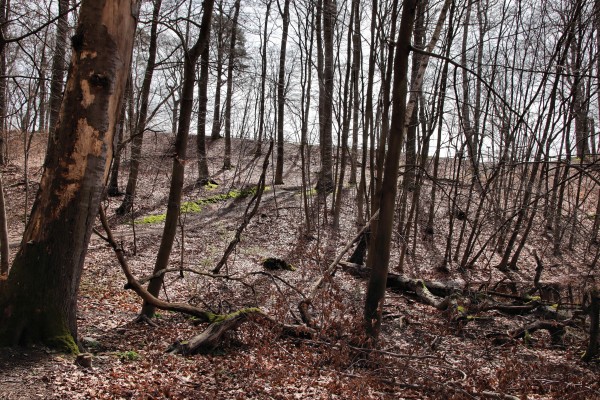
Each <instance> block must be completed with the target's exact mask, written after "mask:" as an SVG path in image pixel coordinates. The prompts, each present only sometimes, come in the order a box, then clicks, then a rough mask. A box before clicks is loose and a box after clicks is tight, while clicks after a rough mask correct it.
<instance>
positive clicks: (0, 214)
mask: <svg viewBox="0 0 600 400" xmlns="http://www.w3.org/2000/svg"><path fill="white" fill-rule="evenodd" d="M8 258H9V248H8V227H7V225H6V205H5V203H4V182H3V180H2V173H1V172H0V279H2V278H1V276H2V275H4V276H6V275H7V274H8ZM0 294H1V291H0Z"/></svg>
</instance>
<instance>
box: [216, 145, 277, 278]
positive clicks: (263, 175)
mask: <svg viewBox="0 0 600 400" xmlns="http://www.w3.org/2000/svg"><path fill="white" fill-rule="evenodd" d="M272 151H273V141H272V140H271V143H270V144H269V151H268V152H267V155H266V156H265V160H264V162H263V169H262V173H261V174H260V179H259V180H258V188H257V190H256V193H255V194H254V196H252V199H250V201H249V202H248V205H247V206H246V211H244V218H243V219H242V223H241V224H240V226H239V227H238V228H237V229H236V231H235V237H234V238H233V240H232V241H231V242H229V246H227V249H225V253H223V257H221V260H220V261H219V262H218V263H217V266H216V267H215V268H214V269H213V270H212V272H213V273H215V274H218V273H219V271H221V268H223V266H224V265H225V263H226V262H227V259H228V258H229V256H230V255H231V253H232V252H233V250H235V247H236V246H237V244H238V243H239V242H240V240H241V236H242V232H243V231H244V229H246V227H247V226H248V224H249V223H250V220H251V219H252V217H254V215H255V214H256V212H257V211H258V206H259V205H260V200H261V198H262V194H263V192H264V190H265V179H266V174H267V167H268V166H269V156H270V154H271V152H272ZM252 204H254V206H253V207H252V210H250V206H251V205H252ZM248 210H250V212H248Z"/></svg>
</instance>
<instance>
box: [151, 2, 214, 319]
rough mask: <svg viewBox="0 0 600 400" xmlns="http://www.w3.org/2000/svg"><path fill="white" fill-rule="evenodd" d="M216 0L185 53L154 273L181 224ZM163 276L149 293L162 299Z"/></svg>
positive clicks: (207, 6) (209, 4)
mask: <svg viewBox="0 0 600 400" xmlns="http://www.w3.org/2000/svg"><path fill="white" fill-rule="evenodd" d="M213 5H214V0H205V1H204V4H203V8H204V15H203V16H202V26H201V28H200V33H199V35H198V40H197V41H196V43H195V44H194V46H193V47H192V48H191V49H189V50H188V51H186V52H185V58H184V63H183V84H182V90H181V113H180V114H179V124H178V130H177V136H176V138H175V154H174V156H173V169H172V172H171V187H170V189H169V200H168V203H167V216H166V219H165V226H164V229H163V235H162V239H161V242H160V247H159V249H158V255H157V256H156V263H155V264H154V273H156V272H158V271H160V270H162V269H165V268H166V267H167V265H168V263H169V257H170V255H171V250H172V249H173V241H174V239H175V234H176V232H177V223H178V221H179V212H180V208H181V195H182V191H183V178H184V172H185V171H184V170H185V158H186V153H187V142H188V135H189V131H190V121H191V117H192V109H193V106H194V84H195V80H196V63H197V62H198V58H199V57H200V54H202V53H203V52H204V49H205V47H206V46H208V38H209V36H210V21H211V18H212V10H213ZM162 283H163V276H162V275H161V276H160V277H157V278H154V279H152V280H150V283H149V284H148V292H150V293H151V294H152V295H153V296H154V297H158V293H159V292H160V288H161V287H162ZM155 309H156V308H155V306H154V305H152V304H149V303H147V302H144V305H143V306H142V311H141V314H142V315H144V316H146V317H152V316H153V315H154V311H155Z"/></svg>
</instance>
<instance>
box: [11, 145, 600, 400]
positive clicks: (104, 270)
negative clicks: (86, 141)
mask: <svg viewBox="0 0 600 400" xmlns="http://www.w3.org/2000/svg"><path fill="white" fill-rule="evenodd" d="M45 140H46V139H45V138H43V137H36V138H34V142H33V146H32V150H31V153H30V159H29V160H28V165H29V167H28V183H27V184H26V181H25V180H24V168H23V164H24V163H23V157H22V156H16V154H18V152H19V151H20V150H19V147H17V145H16V144H14V146H13V148H11V155H13V154H14V155H15V156H13V157H12V159H11V162H10V164H9V165H8V166H6V167H5V168H3V171H2V173H3V179H4V184H5V187H6V200H7V210H8V214H9V231H10V235H11V244H12V246H11V247H13V248H12V249H11V252H12V253H13V255H14V253H15V252H16V251H17V247H18V243H19V240H20V235H21V234H22V232H23V229H24V220H25V212H26V210H27V209H28V207H29V206H31V203H32V201H33V198H34V196H35V193H36V190H37V188H38V184H37V182H38V181H39V178H40V176H41V171H42V170H41V165H42V162H43V154H44V145H45ZM16 142H17V141H15V143H16ZM266 147H267V146H266V145H265V147H264V150H265V151H266ZM189 148H191V149H192V151H191V153H192V154H190V157H189V162H188V166H187V168H186V190H185V195H184V201H188V202H193V201H197V200H199V199H210V198H213V199H214V198H216V196H217V195H218V194H223V193H227V192H230V190H233V189H235V190H236V191H237V192H235V193H239V192H240V191H241V190H242V189H243V188H245V187H249V186H250V187H252V186H254V185H256V183H257V181H258V177H259V175H260V172H261V171H260V169H261V165H262V157H259V158H254V157H252V155H253V153H254V151H253V150H254V144H253V143H252V142H249V141H240V140H236V141H234V151H233V154H234V158H235V160H234V161H233V164H234V169H232V170H229V171H223V170H222V169H221V165H222V154H223V140H217V141H211V142H210V143H209V166H210V170H211V172H212V173H213V179H214V180H215V181H216V182H217V183H218V186H214V187H198V186H196V185H195V184H194V182H195V180H196V176H197V171H196V163H195V162H196V161H195V158H194V157H195V154H194V151H193V148H194V143H193V142H191V143H190V146H189ZM285 150H286V165H285V171H286V175H285V177H284V181H285V185H283V186H280V185H277V186H274V185H272V183H270V182H271V179H272V172H274V171H273V169H272V165H271V166H269V174H268V179H267V182H268V183H267V184H268V185H269V187H268V188H267V191H266V192H265V194H264V197H263V199H262V202H261V205H260V209H259V212H258V213H257V215H256V216H255V217H254V218H253V219H252V221H251V222H250V224H249V225H248V227H247V229H246V230H245V231H244V232H243V234H242V240H241V242H240V243H239V244H238V246H237V247H236V250H235V252H234V254H232V255H231V257H230V258H229V261H228V263H227V266H226V269H224V272H225V273H226V274H227V275H228V276H230V277H231V278H234V279H218V278H217V279H215V278H211V277H207V276H203V275H197V274H193V273H190V272H188V271H187V269H195V270H200V271H203V272H209V271H210V270H211V269H212V268H213V267H214V266H215V265H216V264H217V262H218V261H219V260H220V259H221V257H222V255H223V252H224V250H225V248H226V247H227V245H228V243H229V242H230V241H231V239H232V238H233V234H234V232H235V230H236V229H237V227H238V226H239V225H240V223H241V219H242V217H243V213H244V209H245V207H246V204H247V202H248V200H249V197H238V196H230V197H237V198H230V199H225V200H222V201H215V202H206V204H205V203H202V204H201V206H200V207H190V210H191V212H189V213H186V214H183V215H182V217H181V221H180V228H179V230H178V234H177V238H176V241H175V245H174V248H173V253H172V256H171V263H170V265H169V267H170V268H175V269H177V268H181V269H184V270H185V271H184V272H183V274H182V275H183V276H181V275H180V273H179V272H176V273H171V274H169V275H167V276H166V278H165V289H164V291H163V292H162V293H161V298H163V299H168V300H170V301H179V302H187V303H191V304H194V305H196V306H198V307H201V308H204V309H206V310H210V311H212V312H215V313H229V312H234V311H236V310H240V309H243V308H246V307H260V308H261V309H262V310H263V311H265V312H266V313H268V314H269V315H271V316H272V317H273V318H275V319H276V320H278V321H281V322H285V323H288V324H291V323H296V322H297V321H296V320H297V319H298V311H297V305H298V303H299V302H300V300H302V296H301V294H300V293H299V292H301V293H307V292H308V291H309V290H310V287H311V286H312V284H313V282H314V281H315V280H316V279H318V278H319V277H320V276H321V275H322V273H323V271H324V270H325V269H326V268H327V267H328V266H329V264H330V263H331V262H332V261H333V260H334V259H335V257H336V256H337V255H338V254H339V252H340V251H341V250H342V249H343V248H344V246H345V245H346V244H347V243H348V242H349V241H351V240H352V238H353V237H354V236H355V234H356V232H357V230H358V229H359V227H358V226H357V225H356V206H355V197H356V189H355V188H353V187H351V186H348V187H347V188H346V189H345V192H344V201H343V207H342V217H341V223H340V229H339V230H337V231H335V230H333V229H332V228H331V227H330V222H331V219H330V218H331V215H329V216H328V217H327V218H328V219H329V220H328V221H327V223H324V221H323V220H322V216H323V212H322V211H321V212H320V213H318V214H317V215H315V216H314V224H313V225H314V228H313V229H312V230H311V231H310V232H307V231H306V229H305V227H306V225H305V216H304V210H303V204H302V196H301V189H299V188H300V187H301V183H302V181H301V174H300V162H301V161H300V157H299V154H298V148H297V146H295V145H292V144H289V145H287V146H286V149H285ZM317 153H318V151H317V149H316V148H315V149H314V157H312V158H311V170H312V171H311V176H310V178H311V179H312V181H313V184H314V180H315V176H316V175H315V173H316V171H317V170H318V157H317ZM168 154H169V143H168V140H167V138H166V137H164V136H161V135H156V136H148V137H147V138H145V151H144V160H143V161H142V171H141V178H140V182H139V183H138V187H139V189H138V193H137V200H136V202H135V204H134V210H133V213H132V214H131V215H126V216H123V217H118V216H116V215H115V212H114V211H115V210H116V208H117V207H118V206H119V205H120V201H121V200H122V197H113V198H107V200H106V201H105V203H104V204H105V207H106V210H107V215H108V217H109V220H110V224H111V227H112V229H113V234H114V237H115V239H116V240H117V242H118V243H119V244H120V245H121V246H122V247H123V248H124V250H125V253H126V256H127V259H128V262H129V265H130V267H131V269H132V271H133V273H134V274H135V275H136V277H138V278H141V277H144V276H148V275H150V274H151V271H152V269H153V267H154V262H155V259H156V253H157V249H158V246H159V244H160V240H161V235H162V225H163V224H162V223H161V222H160V219H161V218H162V217H161V215H162V214H164V213H165V210H166V199H167V196H168V187H169V178H170V170H171V163H172V158H170V157H169V156H168ZM263 154H264V152H263ZM237 155H240V156H239V157H238V156H237ZM127 158H128V155H127V154H124V155H123V159H124V160H126V159H127ZM126 171H127V164H126V163H125V164H123V165H122V173H121V176H120V182H121V188H124V187H125V183H126V179H127V172H126ZM309 194H312V192H309ZM309 200H310V201H311V203H312V204H313V205H314V204H315V201H316V199H315V198H314V196H310V198H309ZM330 201H331V197H329V198H328V202H330ZM437 212H439V213H440V215H442V214H444V210H438V211H437ZM152 215H154V216H156V217H153V218H147V217H148V216H152ZM145 217H146V219H145V220H144V218H145ZM132 220H135V221H137V223H133V224H132V223H131V222H132ZM437 220H438V224H439V226H438V225H436V237H437V239H436V240H437V241H438V242H434V243H433V244H420V245H419V246H418V248H417V251H416V252H415V253H414V254H411V255H410V256H408V257H407V266H406V268H405V269H404V271H403V272H404V273H405V274H406V275H408V276H410V277H414V278H420V279H427V280H437V281H449V280H452V281H463V282H464V281H465V275H464V272H463V271H459V270H457V269H454V268H450V271H448V272H445V273H442V272H440V271H439V269H438V268H436V266H437V263H438V260H439V253H440V251H443V246H444V244H443V243H445V239H444V235H443V232H444V222H443V218H439V219H437ZM98 228H99V230H100V231H101V229H100V225H98ZM437 232H441V233H439V237H438V233H437ZM536 240H540V241H543V240H545V239H543V238H539V239H536ZM436 243H437V245H436ZM534 243H535V241H534ZM399 246H400V245H399V242H398V241H395V242H394V256H393V257H392V262H391V270H392V271H395V270H396V269H395V267H394V266H395V265H397V263H398V253H399V251H398V249H399ZM440 248H441V250H440ZM540 254H541V256H542V259H543V260H544V263H546V265H547V268H546V269H545V270H544V274H545V276H544V279H548V280H556V281H564V280H565V279H569V277H572V276H574V275H578V274H583V273H587V272H588V271H586V270H585V266H586V265H587V263H589V259H587V258H586V257H585V256H582V255H581V254H580V253H577V252H570V253H568V252H567V253H565V254H563V256H562V257H561V258H560V259H553V258H550V256H548V255H546V254H545V253H544V252H540ZM267 257H277V258H280V259H283V260H285V261H287V262H288V263H290V264H292V265H293V266H294V267H295V268H296V270H295V271H283V270H282V271H266V270H265V269H264V268H263V266H262V261H263V260H264V259H265V258H267ZM345 259H347V257H344V260H345ZM523 259H524V261H523V263H522V264H523V265H522V266H521V271H523V276H522V278H523V279H524V280H526V279H527V280H530V281H532V274H533V270H534V269H535V260H534V259H533V257H531V256H525V257H524V258H523ZM84 268H85V269H84V274H83V277H82V282H81V286H80V295H79V313H78V314H79V317H78V320H79V341H80V343H81V346H82V350H83V351H85V352H89V353H91V354H92V366H91V368H85V367H82V366H80V365H78V364H76V363H75V356H68V355H64V354H58V353H54V352H51V351H49V350H48V349H45V348H39V347H36V348H26V349H25V348H24V349H2V350H1V351H0V399H34V398H44V399H67V398H69V399H88V398H89V399H96V398H99V399H113V398H134V399H163V398H173V399H184V398H189V399H402V398H406V399H410V398H412V399H424V398H431V399H463V398H464V399H478V398H497V399H510V398H521V399H547V398H548V399H549V398H560V399H600V380H599V376H600V367H599V365H598V363H584V362H582V361H581V355H582V353H583V352H584V351H585V348H586V345H587V338H588V334H587V330H586V329H588V328H587V326H588V325H586V323H585V320H582V321H580V322H579V323H574V324H572V325H571V326H569V327H567V329H566V331H565V333H564V335H563V336H562V337H561V339H560V341H559V342H557V341H553V340H551V339H552V338H551V336H550V334H549V333H548V332H547V331H545V330H540V331H537V332H534V333H532V334H526V335H525V337H524V338H523V339H519V338H511V337H509V336H508V335H507V332H510V331H512V330H514V329H518V328H520V327H523V326H526V325H527V324H529V323H531V322H533V321H535V320H538V319H539V316H536V315H533V314H522V315H510V314H509V313H506V312H502V311H500V310H497V309H491V310H484V309H482V310H481V311H480V312H478V313H477V314H474V315H470V316H468V318H457V315H456V313H455V312H454V313H453V312H452V311H451V310H449V311H440V310H438V309H436V308H434V307H432V306H430V305H426V304H423V302H422V301H419V298H417V297H416V296H415V295H414V294H411V293H407V292H397V291H396V292H392V291H388V293H387V297H386V303H385V309H384V316H385V318H384V321H383V326H382V333H381V340H380V343H379V346H378V348H377V350H372V351H367V350H365V349H364V347H362V346H363V343H364V341H363V339H364V336H363V334H362V331H363V328H362V322H361V318H362V307H363V303H364V293H365V287H366V281H365V280H364V279H362V278H360V277H356V276H354V275H351V274H349V273H347V272H346V271H344V270H339V271H338V272H337V274H336V275H335V276H334V277H333V279H331V280H330V281H328V282H327V285H325V287H324V288H323V290H321V291H320V293H319V294H318V296H317V298H316V301H314V303H313V305H314V308H313V314H314V316H315V319H316V321H317V323H318V326H319V327H320V332H319V336H317V338H314V337H313V338H311V339H307V338H294V337H289V336H285V335H283V334H282V332H281V329H280V328H278V327H277V326H275V325H273V324H271V323H267V322H265V320H264V319H261V318H259V317H257V318H250V319H249V320H248V321H246V322H245V323H243V324H241V325H240V326H239V328H238V329H236V330H235V332H231V333H230V334H229V335H228V336H226V339H225V340H224V342H223V343H222V345H221V346H219V347H218V348H217V349H215V350H213V351H211V352H209V353H208V354H200V355H193V356H181V355H174V354H170V353H168V352H167V351H166V350H167V349H168V348H169V347H170V346H171V345H172V344H173V343H174V342H176V341H182V340H188V339H190V338H192V337H193V336H195V335H197V334H199V333H200V332H201V331H202V330H203V328H204V326H198V325H197V324H195V321H194V319H193V318H190V317H188V316H185V315H182V314H177V313H171V312H162V311H159V313H158V314H157V316H156V318H154V319H153V320H152V322H153V323H152V324H148V323H137V322H135V319H136V317H137V315H138V313H139V311H140V306H141V301H140V299H139V297H138V296H137V295H136V294H135V293H133V292H132V291H130V290H126V289H124V284H125V283H126V279H125V276H124V274H123V272H122V270H121V268H120V266H119V263H118V261H117V259H116V257H115V254H114V252H113V251H112V249H111V247H110V246H108V245H107V244H106V243H105V242H104V241H103V240H102V239H101V238H100V237H98V236H97V235H94V236H93V237H92V240H91V243H90V246H89V251H88V256H87V259H86V263H85V267H84ZM525 271H528V272H527V273H526V272H525ZM396 272H398V271H396ZM595 274H596V275H597V273H595ZM468 279H469V280H470V281H474V282H478V281H485V282H487V283H488V284H492V283H497V282H500V281H501V279H502V277H501V276H499V275H498V274H497V273H496V272H494V271H491V268H489V267H486V266H482V267H480V268H479V269H477V270H475V271H472V272H471V275H469V277H468ZM486 287H488V286H486ZM482 290H483V289H482ZM495 290H499V289H498V287H496V288H495ZM500 339H501V340H500Z"/></svg>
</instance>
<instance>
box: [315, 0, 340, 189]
mask: <svg viewBox="0 0 600 400" xmlns="http://www.w3.org/2000/svg"><path fill="white" fill-rule="evenodd" d="M335 16H336V2H335V0H323V50H324V52H323V55H324V57H323V85H322V87H321V89H322V90H323V95H322V98H323V104H322V109H321V111H322V112H321V113H319V123H320V125H321V132H322V134H321V172H320V173H319V180H318V181H317V190H318V191H319V192H320V193H321V194H324V195H325V194H327V193H330V192H331V191H333V189H334V186H333V185H334V183H333V142H332V137H331V134H332V129H333V72H334V71H333V57H334V54H333V32H334V28H335Z"/></svg>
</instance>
